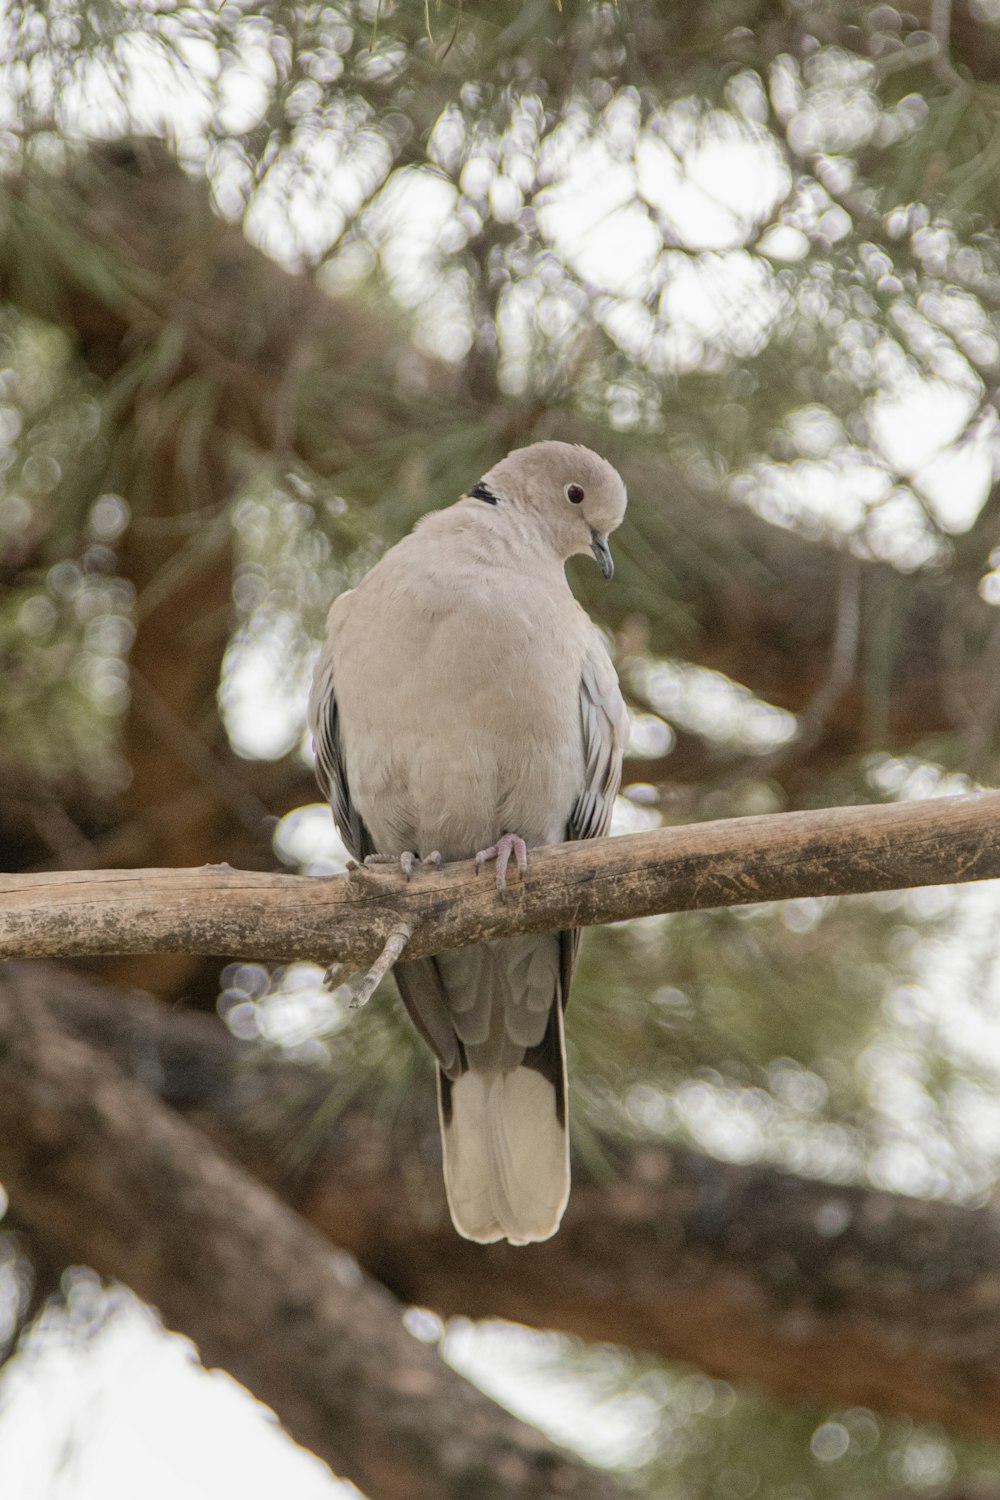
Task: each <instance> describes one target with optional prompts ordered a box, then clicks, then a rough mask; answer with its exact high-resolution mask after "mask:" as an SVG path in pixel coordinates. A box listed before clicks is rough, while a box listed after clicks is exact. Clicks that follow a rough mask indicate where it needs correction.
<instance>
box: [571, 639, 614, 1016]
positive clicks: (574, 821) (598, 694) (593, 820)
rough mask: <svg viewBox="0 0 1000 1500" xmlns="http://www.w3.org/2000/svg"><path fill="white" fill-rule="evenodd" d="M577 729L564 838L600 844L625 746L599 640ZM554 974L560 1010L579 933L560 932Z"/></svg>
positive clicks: (585, 675) (584, 678)
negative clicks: (574, 784) (576, 761)
mask: <svg viewBox="0 0 1000 1500" xmlns="http://www.w3.org/2000/svg"><path fill="white" fill-rule="evenodd" d="M580 723H581V725H582V728H583V755H584V774H583V787H582V789H581V791H580V795H579V796H578V797H577V799H576V801H575V802H574V804H573V810H572V812H571V813H570V815H569V821H568V823H567V824H566V838H567V840H573V839H601V838H604V836H605V834H607V832H608V830H609V829H610V827H611V816H612V814H613V812H614V810H615V798H616V797H617V796H618V788H619V787H620V786H621V781H622V761H623V759H624V757H625V746H626V745H627V744H628V735H629V722H628V709H627V708H626V707H625V699H624V698H623V697H622V691H621V688H620V687H619V686H618V674H617V672H616V671H615V669H614V667H613V665H612V663H611V658H610V657H609V656H608V653H607V652H606V651H605V649H604V645H603V643H602V641H601V639H600V637H599V636H598V635H597V634H596V632H595V634H594V641H593V645H592V646H591V649H590V650H589V651H588V652H587V655H586V656H585V657H584V661H583V670H582V671H581V673H580ZM559 939H560V953H559V969H560V990H561V997H562V1005H563V1010H565V1009H566V1005H567V1002H568V1000H569V987H570V984H571V982H572V979H573V970H574V968H575V967H576V959H577V954H578V953H579V951H580V929H579V928H578V927H576V928H572V929H570V930H569V931H568V932H561V933H560V934H559Z"/></svg>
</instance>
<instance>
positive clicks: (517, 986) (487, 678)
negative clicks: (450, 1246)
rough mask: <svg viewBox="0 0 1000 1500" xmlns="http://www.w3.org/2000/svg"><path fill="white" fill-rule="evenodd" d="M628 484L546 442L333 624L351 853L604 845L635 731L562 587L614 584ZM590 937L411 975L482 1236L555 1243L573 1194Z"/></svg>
mask: <svg viewBox="0 0 1000 1500" xmlns="http://www.w3.org/2000/svg"><path fill="white" fill-rule="evenodd" d="M624 512H625V486H624V484H623V483H622V480H621V477H620V476H619V474H618V473H617V472H616V470H615V469H613V468H612V467H611V465H610V464H609V463H607V461H606V460H605V459H603V458H600V457H599V456H598V455H597V454H596V453H592V452H591V451H590V450H589V449H588V448H583V447H577V446H574V445H572V444H569V443H557V442H545V443H535V444H533V445H532V446H531V447H528V448H520V449H518V450H516V451H515V452H513V453H510V454H508V456H507V457H506V458H504V459H502V460H501V461H500V462H499V463H498V464H496V465H495V466H494V467H493V468H492V469H490V470H489V472H488V473H487V474H485V475H484V476H483V478H482V479H481V480H479V482H478V483H477V484H474V485H473V486H472V487H471V488H470V489H469V490H468V492H467V493H466V494H465V495H463V496H462V498H461V499H459V500H458V501H457V502H456V503H455V504H454V505H452V506H450V507H449V508H448V509H447V510H442V511H435V512H432V513H431V514H430V515H427V516H424V517H423V518H422V520H420V521H419V522H418V523H417V526H416V527H415V529H414V530H413V531H412V532H411V533H410V535H409V536H407V537H405V538H404V539H403V540H402V541H401V542H399V543H398V544H397V545H396V546H395V547H392V548H391V549H390V550H389V551H388V552H387V553H386V554H385V556H384V557H383V558H382V559H381V561H380V562H378V563H377V564H376V566H375V567H374V568H372V570H371V572H370V573H368V574H367V575H366V576H365V577H364V578H363V579H362V581H361V583H360V584H358V586H357V587H356V588H355V589H353V590H351V591H350V592H349V593H345V594H342V595H341V596H340V597H339V598H338V599H337V600H336V601H335V602H334V605H333V608H332V609H331V610H330V617H329V622H328V629H327V637H326V642H325V645H324V647H323V650H322V652H321V654H320V658H319V661H318V663H317V667H316V675H315V680H314V683H313V691H312V696H311V699H310V710H309V718H310V724H311V726H312V730H313V735H314V737H315V745H316V761H317V776H318V778H319V781H320V785H321V787H322V788H323V790H324V792H325V793H326V795H327V796H328V797H329V800H330V803H331V805H332V807H333V812H334V817H335V819H336V822H337V825H338V827H339V829H340V833H341V836H342V837H343V839H344V842H345V844H346V845H347V847H348V849H349V850H350V851H351V853H352V854H353V855H354V857H355V859H357V860H364V859H366V858H367V859H369V860H380V861H387V860H390V859H391V860H393V861H395V860H397V859H398V860H399V861H400V863H401V864H402V867H403V871H404V874H406V876H407V878H409V874H410V871H411V870H412V869H413V867H414V864H415V863H417V862H419V861H420V860H421V858H422V859H423V860H424V861H425V862H426V861H428V860H433V861H434V862H435V863H439V862H440V860H441V859H442V858H443V859H445V860H455V859H468V858H469V857H470V856H472V855H476V859H477V870H478V867H479V865H480V864H482V863H483V862H484V861H485V860H487V859H496V861H497V885H498V887H499V889H500V892H501V894H503V890H504V885H505V881H506V868H507V863H508V861H509V859H510V857H511V854H512V852H513V854H514V855H516V858H517V863H518V866H519V868H520V869H521V870H522V872H523V869H524V867H525V862H526V849H528V848H531V847H538V846H539V845H544V844H557V843H561V842H562V841H563V840H564V839H589V838H598V837H600V836H601V835H603V834H605V833H607V831H608V827H609V824H610V821H611V811H612V806H613V803H614V799H615V795H616V793H617V791H618V786H619V783H620V780H621V763H622V754H623V751H624V747H625V742H626V738H627V730H628V719H627V714H626V710H625V705H624V702H623V700H622V695H621V692H620V690H619V687H618V679H617V677H616V675H615V670H614V667H613V666H612V664H611V661H610V659H609V657H608V654H607V652H606V650H605V648H604V645H603V643H602V641H601V638H600V636H599V635H598V633H597V631H596V629H595V628H594V626H593V624H592V623H591V621H590V620H589V619H588V618H587V615H586V614H585V613H584V611H583V610H582V609H581V607H580V606H579V605H578V604H577V602H576V600H575V599H574V598H573V595H572V593H571V592H570V589H569V585H568V583H567V581H566V575H565V562H566V559H567V558H569V557H572V556H573V555H574V554H575V553H592V554H593V555H594V557H595V558H596V560H597V562H598V564H599V565H600V568H601V571H602V572H603V573H604V575H605V577H607V578H610V576H611V573H612V570H613V565H612V560H611V553H610V550H609V548H608V541H607V538H608V533H609V532H610V531H612V530H613V529H614V528H615V527H616V526H617V525H618V524H619V523H620V521H621V519H622V516H623V515H624ZM578 946H579V933H578V932H561V933H544V934H541V935H530V936H529V935H524V936H516V937H511V938H504V939H502V940H500V941H498V942H493V943H483V944H478V945H476V946H474V947H469V948H463V949H460V950H454V951H450V952H447V953H441V954H438V955H437V957H435V958H418V959H411V960H403V961H400V962H398V963H397V964H396V967H395V977H396V982H397V985H398V987H399V991H400V994H401V995H402V998H403V1002H404V1004H405V1006H406V1009H407V1010H408V1012H409V1014H410V1017H411V1019H412V1021H413V1023H414V1025H415V1026H416V1028H417V1030H418V1031H419V1032H420V1034H421V1036H422V1037H423V1038H424V1040H425V1041H426V1042H427V1043H428V1045H429V1046H430V1048H431V1050H432V1051H433V1052H434V1054H435V1057H436V1059H437V1076H438V1106H439V1114H440V1120H441V1136H442V1147H443V1157H444V1178H445V1185H446V1188H447V1192H448V1203H449V1206H450V1208H451V1215H452V1219H453V1220H454V1223H455V1227H456V1229H457V1230H458V1231H459V1233H460V1234H462V1235H464V1236H465V1237H466V1238H467V1239H471V1240H478V1241H480V1242H482V1243H489V1242H491V1241H493V1240H498V1239H503V1238H506V1239H508V1240H509V1241H510V1242H511V1243H512V1244H515V1245H522V1244H527V1243H529V1242H530V1241H533V1240H544V1239H547V1238H548V1237H549V1236H550V1235H552V1234H554V1233H555V1231H556V1229H557V1228H558V1227H559V1221H560V1219H561V1218H562V1213H563V1209H564V1208H565V1206H566V1200H567V1197H568V1195H569V1150H568V1136H567V1122H566V1060H565V1046H564V1041H563V1010H564V1008H565V1006H566V1001H567V999H568V996H569V985H570V978H571V975H572V971H573V965H574V961H575V958H576V953H577V948H578Z"/></svg>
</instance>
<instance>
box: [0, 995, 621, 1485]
mask: <svg viewBox="0 0 1000 1500" xmlns="http://www.w3.org/2000/svg"><path fill="white" fill-rule="evenodd" d="M39 999H40V997H39V994H38V992H37V990H36V992H35V993H34V995H31V996H30V997H29V994H28V992H27V990H26V989H25V988H23V987H21V986H19V985H18V984H17V982H16V980H15V982H14V983H10V982H7V983H5V984H3V985H2V987H0V1178H2V1180H3V1183H4V1186H5V1187H6V1189H7V1191H8V1193H9V1195H10V1200H11V1204H12V1206H13V1208H14V1211H15V1213H16V1215H17V1217H18V1219H19V1221H20V1222H21V1223H22V1224H23V1225H25V1226H27V1227H28V1228H29V1229H32V1230H37V1231H38V1233H39V1234H40V1235H41V1236H42V1237H43V1239H45V1240H46V1241H47V1242H49V1243H53V1244H55V1245H57V1246H58V1247H59V1248H60V1250H61V1251H62V1252H63V1254H64V1255H65V1256H66V1257H67V1258H68V1259H77V1260H82V1261H85V1262H86V1263H87V1264H89V1265H91V1266H92V1267H94V1269H95V1270H97V1271H98V1272H100V1273H101V1274H102V1275H105V1276H109V1277H115V1278H117V1279H119V1280H121V1281H124V1282H126V1283H127V1284H128V1285H129V1286H131V1287H132V1288H133V1289H134V1290H135V1291H136V1292H137V1293H138V1294H139V1295H140V1296H141V1297H144V1298H145V1299H146V1300H147V1301H148V1302H151V1303H153V1304H154V1305H155V1306H157V1307H158V1308H159V1309H160V1310H161V1312H162V1313H163V1316H164V1318H165V1319H166V1321H167V1323H168V1325H170V1326H171V1327H173V1328H177V1329H180V1330H182V1331H183V1332H185V1333H186V1334H188V1335H189V1336H190V1337H191V1338H192V1339H194V1341H195V1342H196V1343H197V1344H198V1346H199V1348H200V1350H201V1353H202V1357H203V1359H204V1360H205V1362H206V1363H208V1364H219V1365H222V1366H224V1368H226V1369H227V1370H229V1371H230V1372H231V1373H232V1374H233V1375H235V1376H236V1378H237V1379H239V1380H241V1381H242V1382H243V1383H244V1384H245V1385H247V1386H248V1387H249V1388H250V1389H251V1390H252V1391H254V1393H255V1394H256V1395H257V1396H259V1397H260V1398H261V1400H263V1401H265V1402H267V1403H268V1404H269V1405H270V1406H272V1407H273V1408H274V1410H275V1411H276V1412H277V1414H278V1416H279V1417H280V1418H281V1420H282V1422H283V1423H284V1425H285V1426H286V1427H287V1429H288V1431H289V1432H290V1433H291V1434H292V1436H293V1437H295V1438H296V1439H297V1440H298V1441H299V1442H301V1443H303V1444H305V1445H306V1446H307V1447H309V1448H311V1449H312V1450H313V1451H314V1452H315V1453H317V1454H319V1455H320V1456H321V1457H322V1458H325V1459H326V1460H327V1461H328V1462H329V1463H330V1464H331V1466H332V1467H333V1468H334V1469H335V1470H336V1471H337V1472H339V1473H341V1474H345V1475H347V1476H349V1477H350V1478H351V1479H354V1480H356V1482H357V1483H358V1484H359V1485H361V1486H362V1487H363V1488H364V1489H365V1490H367V1491H368V1492H369V1493H370V1494H371V1495H373V1496H379V1497H380V1500H394V1497H398V1500H447V1497H452V1500H467V1497H468V1496H471V1495H475V1496H477V1497H482V1500H514V1497H519V1500H520V1497H524V1500H528V1497H536V1496H537V1497H539V1500H542V1497H548V1496H551V1495H560V1496H563V1495H564V1496H572V1497H579V1500H585V1497H587V1500H614V1497H615V1496H616V1495H620V1493H621V1492H620V1490H619V1489H618V1488H617V1486H616V1485H615V1484H614V1483H613V1481H612V1480H611V1479H609V1478H608V1477H607V1476H604V1475H601V1474H598V1473H596V1472H594V1471H592V1470H590V1469H588V1468H586V1466H584V1465H583V1464H581V1463H580V1462H579V1461H577V1460H574V1459H573V1458H571V1457H570V1456H569V1455H567V1454H565V1453H563V1452H562V1451H560V1450H559V1449H557V1448H555V1447H554V1446H553V1445H552V1444H551V1443H549V1442H548V1441H547V1439H545V1438H544V1437H542V1435H541V1434H540V1433H538V1432H536V1431H534V1430H533V1429H532V1428H529V1427H526V1426H525V1425H524V1424H523V1423H521V1422H518V1421H517V1420H516V1419H515V1418H513V1417H511V1416H510V1415H509V1414H508V1413H506V1412H504V1411H502V1410H501V1409H500V1408H499V1407H497V1406H495V1405H494V1404H493V1403H492V1402H491V1401H489V1400H488V1399H487V1398H486V1397H485V1396H483V1395H481V1394H480V1393H479V1392H478V1391H476V1390H475V1388H474V1387H472V1386H470V1385H469V1384H468V1383H467V1382H466V1381H464V1380H463V1379H462V1378H461V1377H460V1376H458V1375H456V1374H455V1373H454V1371H452V1370H450V1369H449V1368H448V1367H447V1366H446V1365H445V1364H444V1363H443V1362H442V1361H441V1360H440V1359H439V1357H438V1356H437V1354H436V1353H434V1352H433V1351H432V1350H431V1349H430V1348H428V1347H427V1345H425V1344H421V1343H418V1342H417V1340H416V1339H414V1338H411V1337H410V1335H409V1334H408V1333H407V1332H406V1330H405V1329H404V1327H403V1324H402V1322H401V1318H400V1308H399V1306H398V1304H397V1303H396V1302H395V1301H394V1299H393V1298H392V1297H391V1296H390V1295H389V1294H388V1292H386V1291H384V1290H383V1289H382V1288H379V1287H376V1286H375V1285H373V1284H372V1283H371V1282H370V1281H368V1280H367V1279H366V1278H365V1277H364V1276H363V1275H362V1273H361V1272H360V1271H359V1270H358V1268H357V1266H356V1264H355V1262H354V1261H353V1260H352V1259H351V1258H350V1257H349V1256H347V1255H345V1254H344V1253H343V1252H342V1251H339V1252H338V1251H336V1250H332V1249H331V1247H330V1245H329V1244H328V1243H327V1242H326V1241H325V1240H324V1239H323V1238H322V1236H321V1235H320V1234H318V1233H317V1232H316V1230H315V1229H313V1228H310V1227H309V1226H308V1225H307V1224H306V1223H304V1222H303V1221H302V1219H301V1218H300V1217H299V1216H298V1215H296V1214H294V1213H292V1212H291V1211H290V1210H289V1209H288V1208H286V1207H285V1206H284V1205H283V1204H282V1203H281V1202H280V1201H279V1199H278V1198H276V1197H275V1196H274V1194H273V1193H271V1192H270V1191H268V1190H267V1189H266V1188H264V1187H262V1186H261V1185H260V1184H259V1183H256V1182H254V1181H253V1180H252V1178H250V1177H249V1176H248V1175H247V1173H245V1172H244V1171H242V1170H241V1169H240V1168H239V1167H238V1166H236V1165H235V1163H234V1162H233V1161H231V1160H229V1159H227V1158H226V1157H225V1156H224V1155H222V1154H221V1153H220V1152H219V1151H218V1150H216V1149H215V1148H214V1147H213V1146H212V1145H211V1144H210V1143H209V1142H208V1141H207V1139H206V1138H205V1137H204V1136H203V1135H201V1134H200V1133H199V1132H197V1131H196V1130H194V1129H193V1128H192V1127H191V1126H190V1125H188V1124H186V1123H185V1122H184V1121H183V1120H181V1119H180V1118H179V1117H178V1116H177V1115H176V1114H174V1113H172V1112H171V1111H170V1110H168V1109H166V1108H165V1107H164V1106H163V1105H162V1104H161V1103H159V1102H158V1101H157V1100H156V1099H155V1097H154V1096H153V1095H152V1094H151V1093H150V1092H149V1091H148V1090H147V1089H145V1088H142V1087H141V1086H139V1085H138V1084H136V1083H134V1082H132V1081H131V1080H129V1079H127V1078H126V1077H124V1076H123V1075H122V1074H121V1073H120V1072H119V1070H118V1069H117V1068H116V1067H115V1066H114V1065H113V1064H112V1063H111V1062H110V1061H109V1060H108V1059H107V1058H106V1057H101V1056H99V1055H98V1054H97V1053H96V1052H94V1051H93V1049H92V1048H90V1047H89V1046H87V1045H86V1044H85V1043H83V1042H81V1041H79V1040H77V1039H74V1038H71V1037H69V1036H67V1035H66V1034H65V1032H63V1031H62V1030H61V1029H59V1028H57V1027H56V1026H54V1025H52V1024H51V1023H50V1020H49V1018H48V1015H47V1012H46V1008H45V1006H44V1003H39Z"/></svg>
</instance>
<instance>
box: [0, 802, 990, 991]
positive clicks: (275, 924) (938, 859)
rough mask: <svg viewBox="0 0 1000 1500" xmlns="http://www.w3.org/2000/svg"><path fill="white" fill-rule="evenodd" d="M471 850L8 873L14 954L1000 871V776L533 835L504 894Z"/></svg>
mask: <svg viewBox="0 0 1000 1500" xmlns="http://www.w3.org/2000/svg"><path fill="white" fill-rule="evenodd" d="M472 872H473V866H472V864H471V862H469V861H462V862H460V863H456V864H452V865H449V866H447V867H445V868H444V869H442V870H440V871H431V870H427V871H424V870H421V871H420V872H419V874H417V875H416V876H415V878H414V879H413V880H412V881H409V882H407V881H404V879H403V877H402V875H401V874H400V873H399V872H398V871H395V870H390V869H387V868H385V867H381V868H380V867H377V866H376V867H374V868H373V869H371V870H359V871H357V872H356V873H355V874H354V875H353V876H350V877H345V876H334V877H333V878H331V879H330V880H324V881H317V880H309V879H305V878H302V877H300V876H295V875H265V874H256V873H253V872H248V871H239V870H231V869H230V868H229V867H228V866H227V865H221V866H219V865H208V866H205V867H204V868H202V869H200V870H136V871H132V870H100V871H91V870H87V871H79V870H78V871H60V872H56V873H53V874H46V875H0V957H5V958H14V957H64V958H65V957H72V956H77V955H82V954H95V953H176V952H192V953H241V954H243V955H244V956H245V957H247V958H255V959H296V958H311V959H330V958H333V959H336V960H337V961H338V962H341V963H345V964H349V965H355V966H361V965H364V964H368V963H370V962H371V961H372V960H373V959H374V958H376V957H377V955H378V954H379V952H380V950H381V948H382V946H383V944H384V943H385V941H386V939H387V938H388V936H389V934H390V933H391V931H392V930H393V929H394V928H395V927H397V926H398V925H399V924H400V923H404V924H406V925H407V926H409V928H410V929H411V931H412V934H413V935H412V938H411V941H410V944H409V947H408V949H407V954H408V956H410V957H413V958H418V957H420V956H422V955H424V954H428V953H440V952H441V951H442V950H444V949H447V948H461V947H464V946H465V945H466V944H469V943H481V942H492V941H493V940H494V939H496V938H500V937H506V936H508V935H509V934H511V933H515V932H546V931H553V932H555V931H559V930H561V929H564V928H572V927H589V926H594V925H596V924H598V923H602V922H616V921H621V920H623V919H625V918H631V917H645V916H650V915H652V914H654V913H657V912H673V911H694V910H699V909H704V908H706V907H711V906H745V905H748V904H752V903H754V902H758V901H780V900H785V899H788V898H791V897H801V896H838V895H846V894H852V893H860V892H865V891H885V890H896V889H902V888H905V887H911V886H920V885H942V884H946V883H952V882H962V881H972V880H987V879H994V878H996V877H998V876H1000V792H984V793H977V794H973V795H971V796H966V797H941V798H936V799H930V800H928V801H925V802H904V803H897V804H891V805H888V806H879V807H838V808H825V809H821V810H819V811H816V812H801V813H775V814H772V815H770V816H767V817H757V818H728V819H724V820H721V821H719V822H715V823H693V824H691V825H689V826H687V827H681V828H665V829H657V830H656V831H655V832H652V833H642V834H632V835H631V836H629V837H627V838H617V839H601V840H597V841H594V842H586V843H572V844H559V845H556V846H554V847H552V848H547V849H536V850H532V853H531V858H530V861H529V866H528V873H527V875H526V876H525V878H524V880H523V881H518V882H516V883H512V884H511V886H510V887H509V888H508V894H507V899H506V900H501V899H500V897H499V896H498V894H497V890H496V886H495V884H494V882H493V880H492V879H490V878H489V875H488V874H487V875H485V876H480V878H478V879H476V878H475V877H474V875H473V873H472Z"/></svg>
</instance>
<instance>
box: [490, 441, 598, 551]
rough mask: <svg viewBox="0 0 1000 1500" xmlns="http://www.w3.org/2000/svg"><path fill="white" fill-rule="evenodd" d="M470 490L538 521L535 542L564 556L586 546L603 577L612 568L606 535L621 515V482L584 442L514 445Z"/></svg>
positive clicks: (532, 521) (493, 502)
mask: <svg viewBox="0 0 1000 1500" xmlns="http://www.w3.org/2000/svg"><path fill="white" fill-rule="evenodd" d="M469 494H470V495H471V496H472V497H473V499H476V500H483V501H485V502H486V503H487V504H491V505H497V506H510V507H512V508H513V509H516V510H517V511H518V512H519V513H520V514H521V515H522V516H523V517H525V518H527V519H528V521H529V523H530V524H532V525H533V526H537V529H538V537H539V542H540V543H541V544H542V545H545V544H548V545H549V546H551V547H552V548H553V549H554V551H555V552H556V553H557V555H558V556H559V557H560V558H562V559H563V560H565V559H566V558H567V557H573V556H574V555H575V554H576V553H578V552H590V553H592V554H593V556H594V557H595V558H596V559H597V562H598V564H599V566H600V569H601V572H602V573H603V574H604V576H605V578H610V577H611V575H612V573H613V572H614V562H613V561H612V557H611V549H610V547H609V546H608V536H609V535H610V533H611V532H612V531H614V529H615V527H616V526H619V525H620V524H621V521H622V517H623V516H624V515H625V504H626V495H625V485H624V482H623V480H622V477H621V475H620V474H619V473H618V471H617V469H615V468H613V467H612V466H611V464H609V463H608V461H607V459H605V458H601V456H600V455H599V454H597V453H593V452H591V450H590V449H589V448H582V447H580V446H579V445H578V444H576V443H556V442H547V443H532V445H531V446H530V447H529V448H515V449H514V451H513V453H508V454H507V457H506V458H502V459H501V460H500V462H499V463H498V464H494V466H493V468H492V469H490V470H489V472H488V473H486V474H484V475H483V477H482V479H481V480H480V481H479V483H478V484H476V485H473V487H472V489H471V490H470V491H469Z"/></svg>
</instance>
